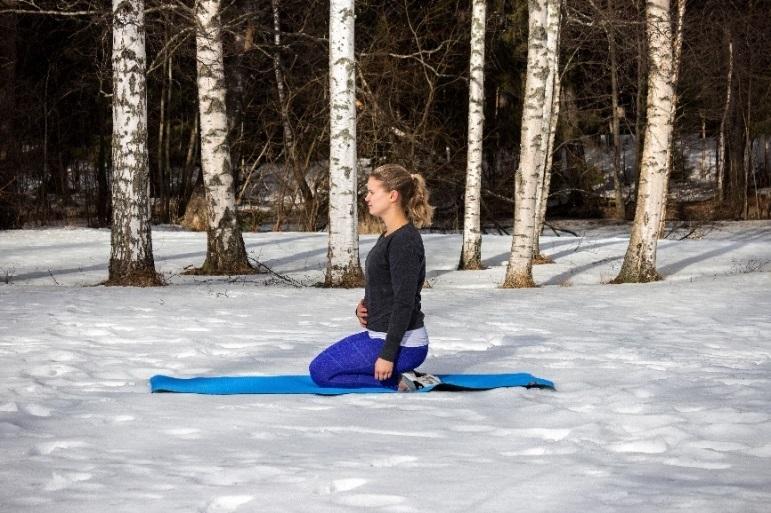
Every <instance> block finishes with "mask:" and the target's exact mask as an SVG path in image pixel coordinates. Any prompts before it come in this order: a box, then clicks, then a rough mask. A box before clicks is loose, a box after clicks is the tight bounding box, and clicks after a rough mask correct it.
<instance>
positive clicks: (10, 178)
mask: <svg viewBox="0 0 771 513" xmlns="http://www.w3.org/2000/svg"><path fill="white" fill-rule="evenodd" d="M0 5H2V4H1V3H0ZM15 93H16V15H15V14H0V230H1V229H6V228H19V227H20V215H19V208H18V203H19V202H18V198H17V194H16V191H17V182H16V180H17V178H18V176H17V164H18V155H17V148H18V146H19V145H18V144H17V143H15V141H14V134H15V133H16V131H15V126H14V117H15V116H14V114H15V108H14V105H15V96H16V94H15Z"/></svg>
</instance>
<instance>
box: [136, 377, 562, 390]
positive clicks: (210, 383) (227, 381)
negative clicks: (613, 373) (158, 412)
mask: <svg viewBox="0 0 771 513" xmlns="http://www.w3.org/2000/svg"><path fill="white" fill-rule="evenodd" d="M436 376H437V377H438V378H439V379H440V380H441V383H439V384H437V385H432V386H426V387H424V388H422V389H420V390H418V392H431V391H432V390H444V391H463V390H490V389H492V388H501V387H526V388H550V389H554V383H552V382H551V381H549V380H547V379H542V378H537V377H535V376H533V375H532V374H527V373H518V374H437V375H436ZM150 390H151V391H152V392H179V393H188V394H212V395H229V394H320V395H341V394H388V393H396V390H392V389H390V388H380V387H377V388H326V387H320V386H318V385H317V384H316V383H314V382H313V380H312V379H311V378H310V376H307V375H305V376H301V375H297V376H216V377H208V378H173V377H170V376H161V375H158V376H153V377H152V378H150Z"/></svg>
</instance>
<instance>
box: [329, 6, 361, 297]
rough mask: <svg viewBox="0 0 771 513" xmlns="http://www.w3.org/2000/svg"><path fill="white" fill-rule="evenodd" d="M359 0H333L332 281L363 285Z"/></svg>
mask: <svg viewBox="0 0 771 513" xmlns="http://www.w3.org/2000/svg"><path fill="white" fill-rule="evenodd" d="M354 19H355V17H354V0H330V3H329V101H330V104H329V118H330V127H329V242H328V249H327V271H326V280H325V285H326V286H327V287H358V286H360V285H361V284H362V283H363V275H362V272H361V265H360V264H359V234H358V214H357V208H356V202H357V194H356V191H357V186H356V181H357V180H356V178H357V176H356V173H357V170H356V105H355V100H356V96H355V93H356V78H355V77H356V75H355V66H356V63H355V57H354V46H353V44H354Z"/></svg>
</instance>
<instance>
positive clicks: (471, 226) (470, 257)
mask: <svg viewBox="0 0 771 513" xmlns="http://www.w3.org/2000/svg"><path fill="white" fill-rule="evenodd" d="M486 8H487V6H486V0H473V6H472V15H471V59H470V64H469V111H468V156H467V158H466V192H465V199H464V209H463V247H462V250H461V256H460V263H459V265H458V269H461V270H463V269H465V270H477V269H483V266H482V233H481V231H480V202H481V191H482V156H483V153H482V151H483V143H482V141H483V136H484V123H485V109H484V92H485V90H484V79H485V75H484V70H485V24H486Z"/></svg>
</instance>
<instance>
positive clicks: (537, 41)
mask: <svg viewBox="0 0 771 513" xmlns="http://www.w3.org/2000/svg"><path fill="white" fill-rule="evenodd" d="M548 5H549V3H548V0H528V43H527V76H526V79H525V94H524V105H523V109H522V130H521V142H520V158H519V166H518V168H517V171H516V174H515V175H514V197H515V205H514V228H513V234H512V235H513V236H512V244H511V255H510V257H509V263H508V266H507V269H506V277H505V279H504V282H503V285H502V286H503V287H504V288H519V287H534V286H535V283H534V282H533V274H532V268H533V247H534V237H533V234H534V230H535V221H536V217H537V212H536V209H537V206H538V205H537V203H536V201H537V197H536V196H537V192H538V187H539V186H540V185H541V183H540V180H541V179H542V173H541V171H542V168H543V166H544V163H545V158H544V154H543V145H542V137H543V134H544V129H543V124H544V122H545V120H544V100H545V90H546V78H547V76H548V74H549V64H548V59H547V56H546V44H547V36H546V22H547V12H548Z"/></svg>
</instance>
